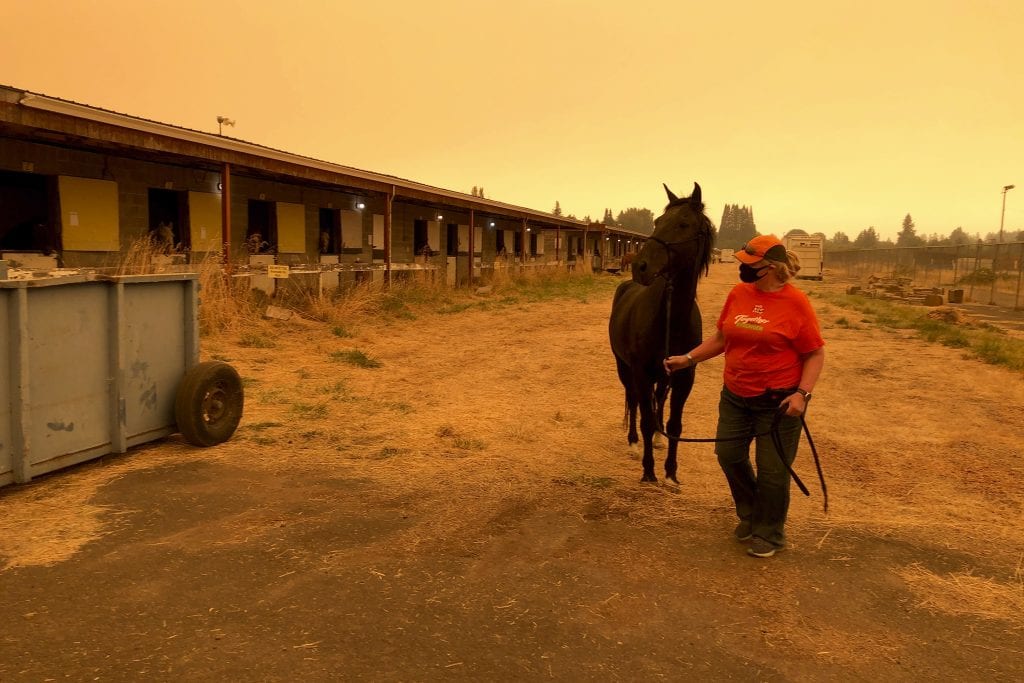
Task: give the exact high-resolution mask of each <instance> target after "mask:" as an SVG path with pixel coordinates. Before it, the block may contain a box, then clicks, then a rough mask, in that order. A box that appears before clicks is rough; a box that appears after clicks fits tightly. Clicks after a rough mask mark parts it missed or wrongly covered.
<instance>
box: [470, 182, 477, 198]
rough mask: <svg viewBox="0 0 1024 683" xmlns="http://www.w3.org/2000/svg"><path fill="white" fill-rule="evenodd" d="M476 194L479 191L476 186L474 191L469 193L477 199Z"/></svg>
mask: <svg viewBox="0 0 1024 683" xmlns="http://www.w3.org/2000/svg"><path fill="white" fill-rule="evenodd" d="M476 193H477V189H476V185H474V186H473V189H472V190H470V191H469V194H470V195H472V196H474V197H475V196H476Z"/></svg>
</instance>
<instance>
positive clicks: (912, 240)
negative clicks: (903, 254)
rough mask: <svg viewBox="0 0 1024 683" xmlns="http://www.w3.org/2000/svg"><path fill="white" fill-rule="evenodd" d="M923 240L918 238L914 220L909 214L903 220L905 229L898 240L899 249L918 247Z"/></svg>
mask: <svg viewBox="0 0 1024 683" xmlns="http://www.w3.org/2000/svg"><path fill="white" fill-rule="evenodd" d="M922 242H923V240H922V239H921V238H920V237H918V236H917V229H916V228H915V227H914V219H913V218H911V217H910V214H909V213H908V214H907V215H906V217H905V218H904V219H903V229H902V230H900V234H899V236H898V237H897V238H896V246H897V247H918V246H921V244H922Z"/></svg>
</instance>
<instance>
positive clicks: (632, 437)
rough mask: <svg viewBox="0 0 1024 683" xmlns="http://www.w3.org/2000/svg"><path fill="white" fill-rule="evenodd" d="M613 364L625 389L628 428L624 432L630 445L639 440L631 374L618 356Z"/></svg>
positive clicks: (634, 392)
mask: <svg viewBox="0 0 1024 683" xmlns="http://www.w3.org/2000/svg"><path fill="white" fill-rule="evenodd" d="M615 364H616V366H617V367H618V370H619V381H621V382H622V386H623V388H625V390H626V422H627V427H628V429H629V431H628V432H627V433H626V441H627V442H628V443H629V445H630V447H632V446H633V444H635V443H636V442H637V441H639V440H640V437H639V436H637V433H636V391H635V390H634V387H633V376H632V374H631V373H630V372H629V366H628V365H626V364H625V363H623V362H622V361H621V360H619V359H618V358H616V359H615Z"/></svg>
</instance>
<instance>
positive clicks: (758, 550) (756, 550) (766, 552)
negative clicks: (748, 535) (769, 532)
mask: <svg viewBox="0 0 1024 683" xmlns="http://www.w3.org/2000/svg"><path fill="white" fill-rule="evenodd" d="M780 550H782V546H778V545H775V544H774V543H770V542H768V541H766V540H764V539H763V538H755V539H754V540H753V541H751V542H750V547H749V548H747V554H748V555H751V556H753V557H771V556H772V555H774V554H775V553H777V552H779V551H780Z"/></svg>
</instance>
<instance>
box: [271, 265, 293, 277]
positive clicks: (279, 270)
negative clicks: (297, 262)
mask: <svg viewBox="0 0 1024 683" xmlns="http://www.w3.org/2000/svg"><path fill="white" fill-rule="evenodd" d="M267 275H269V276H270V277H273V278H278V279H287V278H288V266H275V265H268V266H267Z"/></svg>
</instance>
